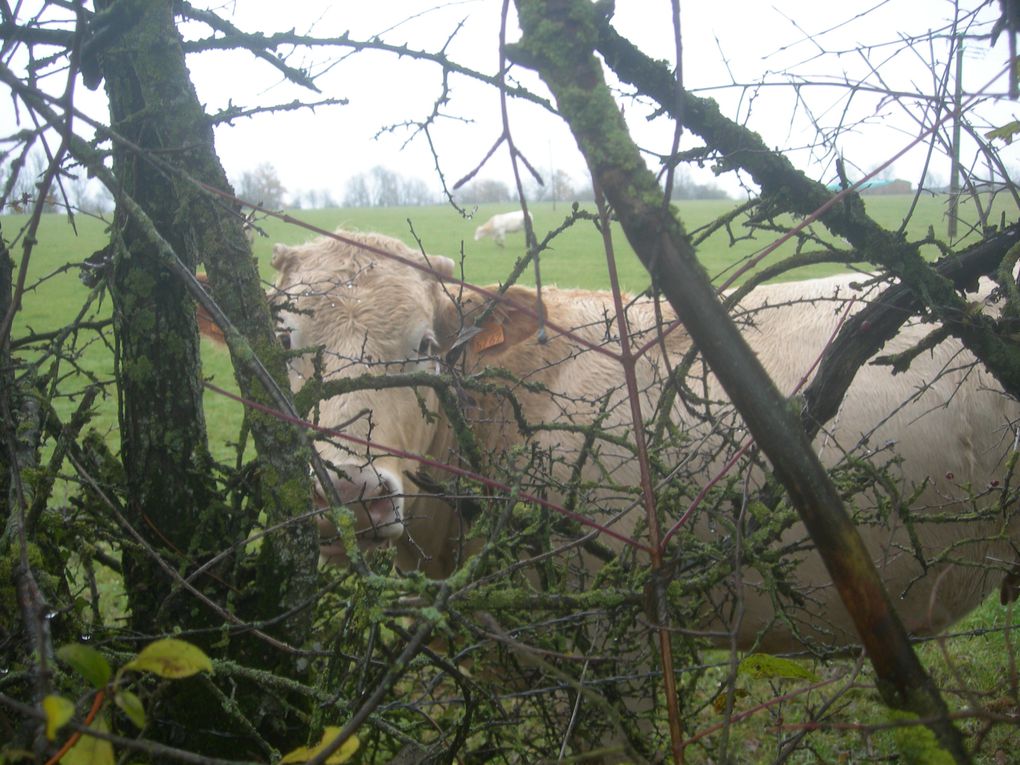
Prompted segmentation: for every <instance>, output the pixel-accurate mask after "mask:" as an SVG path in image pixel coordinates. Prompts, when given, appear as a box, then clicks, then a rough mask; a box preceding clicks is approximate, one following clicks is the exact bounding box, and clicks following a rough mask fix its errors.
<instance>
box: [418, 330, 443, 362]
mask: <svg viewBox="0 0 1020 765" xmlns="http://www.w3.org/2000/svg"><path fill="white" fill-rule="evenodd" d="M438 354H439V343H438V342H437V341H436V336H435V335H433V334H432V333H431V332H426V333H425V334H424V335H422V338H421V342H419V343H418V358H420V359H431V358H435V357H436V356H437V355H438Z"/></svg>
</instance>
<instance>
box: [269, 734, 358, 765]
mask: <svg viewBox="0 0 1020 765" xmlns="http://www.w3.org/2000/svg"><path fill="white" fill-rule="evenodd" d="M339 735H340V728H337V727H335V726H330V727H327V728H326V729H325V730H324V731H323V732H322V739H320V741H319V743H318V744H316V745H315V746H310V747H309V746H299V747H298V748H297V749H295V750H294V751H293V752H291V753H290V754H288V755H287V756H285V757H284V758H283V759H282V760H280V765H288V763H298V762H308V760H310V759H312V758H313V757H315V755H317V754H318V753H319V752H321V751H322V750H323V749H325V748H326V747H327V746H328V745H329V744H331V743H333V741H334V740H335V739H336V737H337V736H339ZM359 746H361V742H360V741H358V737H357V736H351V737H350V738H349V739H347V740H346V741H344V743H343V744H342V745H341V746H340V748H339V749H337V750H336V751H335V752H333V754H331V755H330V756H329V758H328V759H327V760H326V763H327V765H343V763H345V762H347V761H348V760H350V759H351V757H353V756H354V753H355V752H356V751H358V747H359Z"/></svg>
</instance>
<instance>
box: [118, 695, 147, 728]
mask: <svg viewBox="0 0 1020 765" xmlns="http://www.w3.org/2000/svg"><path fill="white" fill-rule="evenodd" d="M113 700H114V701H115V702H116V704H117V706H118V707H120V709H121V711H123V712H124V714H126V715H127V716H128V719H129V720H131V722H133V723H134V724H135V727H136V728H139V729H141V728H144V727H145V707H143V706H142V700H141V699H139V698H138V697H137V696H136V695H135V694H133V693H132V692H131V691H117V695H116V696H114V697H113Z"/></svg>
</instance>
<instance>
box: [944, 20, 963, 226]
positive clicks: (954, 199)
mask: <svg viewBox="0 0 1020 765" xmlns="http://www.w3.org/2000/svg"><path fill="white" fill-rule="evenodd" d="M962 103H963V35H957V36H956V87H955V89H954V93H953V145H952V149H951V151H952V153H953V154H952V164H951V166H950V170H949V228H948V232H947V233H948V235H949V239H950V241H952V240H953V239H954V238H955V237H956V223H957V218H958V216H959V211H960V122H961V121H962V117H963V115H962V114H960V107H961V105H962Z"/></svg>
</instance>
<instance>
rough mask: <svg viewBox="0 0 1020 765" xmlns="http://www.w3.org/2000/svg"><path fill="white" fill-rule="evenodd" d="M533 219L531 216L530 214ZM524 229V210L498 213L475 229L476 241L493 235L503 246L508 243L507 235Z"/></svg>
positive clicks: (497, 242) (529, 217)
mask: <svg viewBox="0 0 1020 765" xmlns="http://www.w3.org/2000/svg"><path fill="white" fill-rule="evenodd" d="M528 219H529V220H530V219H531V216H530V215H529V216H528ZM523 230H524V210H514V211H513V212H508V213H498V214H496V215H493V216H492V217H491V218H489V219H488V220H487V221H485V223H483V224H482V225H481V226H479V227H478V228H476V229H475V241H476V242H477V241H480V240H481V239H483V238H484V237H487V236H491V237H492V238H493V239H495V240H496V244H498V245H499V246H500V247H502V246H503V245H504V244H505V243H506V235H507V234H512V233H513V232H514V231H523Z"/></svg>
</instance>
